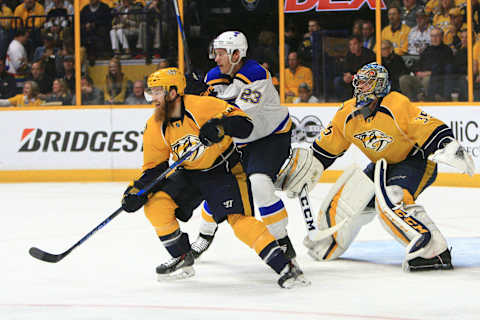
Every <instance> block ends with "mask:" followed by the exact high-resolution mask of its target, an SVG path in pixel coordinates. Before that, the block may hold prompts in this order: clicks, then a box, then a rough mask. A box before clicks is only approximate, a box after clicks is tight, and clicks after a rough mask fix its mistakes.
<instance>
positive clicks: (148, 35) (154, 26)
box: [137, 0, 176, 64]
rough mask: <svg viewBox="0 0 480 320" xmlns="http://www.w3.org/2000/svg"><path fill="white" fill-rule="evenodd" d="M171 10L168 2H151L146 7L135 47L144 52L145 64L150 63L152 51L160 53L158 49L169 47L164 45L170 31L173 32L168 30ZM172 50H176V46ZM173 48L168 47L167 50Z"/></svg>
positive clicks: (155, 0)
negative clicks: (144, 17) (138, 40)
mask: <svg viewBox="0 0 480 320" xmlns="http://www.w3.org/2000/svg"><path fill="white" fill-rule="evenodd" d="M171 10H172V9H171V8H170V6H169V1H168V2H167V1H160V0H152V1H151V2H150V4H149V5H147V10H146V11H147V14H146V19H144V20H145V21H144V22H142V23H141V24H140V34H139V39H140V42H139V43H138V44H137V47H140V48H143V49H144V50H145V63H146V64H150V63H152V56H153V55H154V51H155V52H160V47H164V48H167V47H169V45H168V44H167V43H166V42H168V40H167V39H166V37H167V36H168V35H169V34H170V33H169V32H170V31H171V32H173V30H169V29H168V28H169V23H168V22H169V20H168V17H169V12H171ZM165 29H167V30H165ZM175 32H176V29H175ZM162 35H166V37H165V38H164V37H163V36H162ZM174 48H176V46H175V47H174ZM174 48H173V47H169V49H174ZM172 55H173V53H172Z"/></svg>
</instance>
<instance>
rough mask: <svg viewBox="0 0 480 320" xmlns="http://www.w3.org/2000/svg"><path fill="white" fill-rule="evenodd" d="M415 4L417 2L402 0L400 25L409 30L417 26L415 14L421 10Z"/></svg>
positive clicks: (418, 5)
mask: <svg viewBox="0 0 480 320" xmlns="http://www.w3.org/2000/svg"><path fill="white" fill-rule="evenodd" d="M419 1H420V0H419ZM417 2H418V1H417V0H403V6H402V13H401V16H402V18H401V19H402V23H404V24H406V25H407V26H409V27H410V28H413V27H415V26H416V25H417V15H416V13H417V11H418V10H419V9H423V7H422V6H421V5H420V4H419V3H417Z"/></svg>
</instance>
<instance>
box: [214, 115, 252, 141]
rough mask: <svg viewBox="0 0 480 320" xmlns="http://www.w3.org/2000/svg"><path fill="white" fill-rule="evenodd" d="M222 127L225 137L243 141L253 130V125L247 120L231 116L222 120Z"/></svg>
mask: <svg viewBox="0 0 480 320" xmlns="http://www.w3.org/2000/svg"><path fill="white" fill-rule="evenodd" d="M222 126H223V130H224V131H225V134H226V135H229V136H231V137H235V138H240V139H245V138H247V137H248V136H249V135H250V133H252V130H253V123H252V121H251V120H250V119H249V118H246V117H242V116H232V117H224V118H222Z"/></svg>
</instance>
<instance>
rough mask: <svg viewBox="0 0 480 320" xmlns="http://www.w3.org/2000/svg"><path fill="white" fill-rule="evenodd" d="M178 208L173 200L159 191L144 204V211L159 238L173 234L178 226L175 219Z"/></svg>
mask: <svg viewBox="0 0 480 320" xmlns="http://www.w3.org/2000/svg"><path fill="white" fill-rule="evenodd" d="M176 208H178V206H177V205H176V203H175V202H174V201H173V199H172V198H171V197H170V196H169V195H168V194H167V193H165V192H163V191H159V192H157V193H155V195H154V196H153V197H151V198H150V200H148V202H147V203H146V204H145V207H144V210H145V215H146V216H147V218H148V220H150V223H151V224H152V226H153V227H154V228H155V232H156V233H157V235H158V236H159V237H161V236H166V235H168V234H171V233H173V232H175V230H177V229H178V228H180V225H179V224H178V221H177V218H176V217H175V209H176Z"/></svg>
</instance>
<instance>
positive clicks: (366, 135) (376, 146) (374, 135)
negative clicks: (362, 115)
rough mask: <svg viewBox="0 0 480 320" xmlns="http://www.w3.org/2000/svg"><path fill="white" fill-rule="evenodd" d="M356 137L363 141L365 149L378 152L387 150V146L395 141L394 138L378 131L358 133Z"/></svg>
mask: <svg viewBox="0 0 480 320" xmlns="http://www.w3.org/2000/svg"><path fill="white" fill-rule="evenodd" d="M354 137H355V138H357V139H358V140H360V141H362V143H363V146H364V147H365V148H367V149H372V150H375V151H378V152H379V151H382V150H383V149H385V148H386V147H387V145H388V144H389V143H391V142H392V141H393V138H392V137H390V136H388V135H386V134H385V133H383V132H382V131H380V130H377V129H373V130H368V131H365V132H362V133H357V134H356V135H354Z"/></svg>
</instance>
